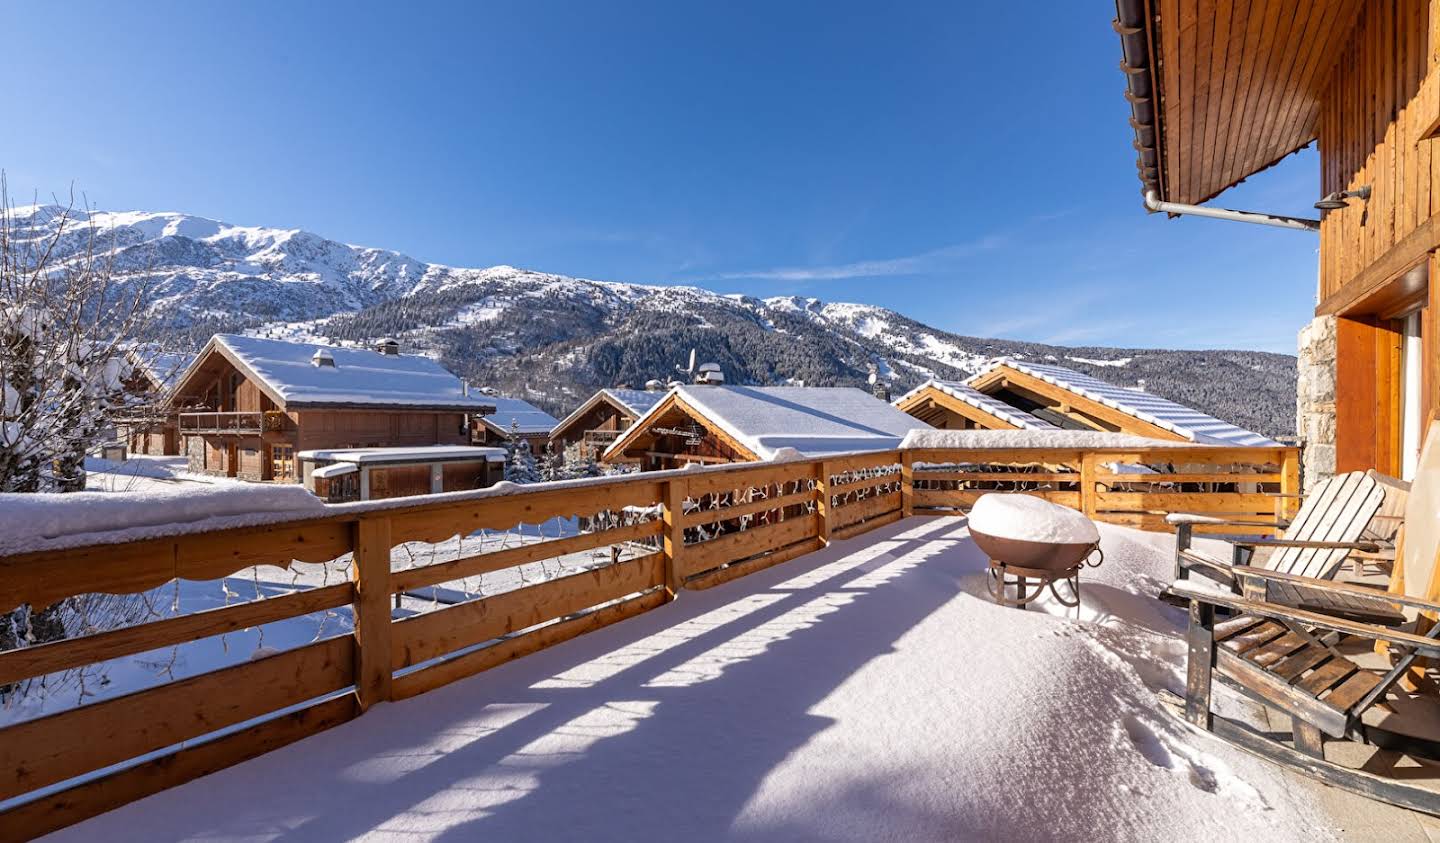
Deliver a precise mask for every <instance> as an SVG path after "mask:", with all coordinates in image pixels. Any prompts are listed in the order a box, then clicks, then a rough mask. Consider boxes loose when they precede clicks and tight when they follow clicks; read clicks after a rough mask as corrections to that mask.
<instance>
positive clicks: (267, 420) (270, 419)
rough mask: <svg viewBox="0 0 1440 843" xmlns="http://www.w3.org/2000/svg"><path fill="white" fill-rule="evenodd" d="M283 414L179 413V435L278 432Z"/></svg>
mask: <svg viewBox="0 0 1440 843" xmlns="http://www.w3.org/2000/svg"><path fill="white" fill-rule="evenodd" d="M284 421H285V414H284V413H281V412H278V411H275V410H268V411H263V412H262V411H259V410H256V411H253V412H252V411H234V412H204V413H181V414H180V432H181V433H231V434H241V433H244V434H251V433H264V432H265V431H267V430H280V429H281V428H282V427H283V426H284Z"/></svg>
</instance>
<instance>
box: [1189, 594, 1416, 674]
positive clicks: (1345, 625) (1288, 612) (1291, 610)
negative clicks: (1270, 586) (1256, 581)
mask: <svg viewBox="0 0 1440 843" xmlns="http://www.w3.org/2000/svg"><path fill="white" fill-rule="evenodd" d="M1299 579H1302V580H1308V579H1309V578H1308V577H1300V578H1299ZM1312 582H1321V583H1324V582H1325V581H1324V580H1312ZM1167 591H1169V592H1170V593H1171V594H1173V595H1175V596H1177V597H1183V598H1185V599H1188V600H1191V601H1195V602H1199V603H1209V604H1210V605H1212V606H1224V607H1226V608H1228V609H1233V610H1235V611H1237V612H1240V613H1242V614H1248V615H1259V616H1260V617H1265V618H1272V619H1274V620H1278V621H1282V622H1284V621H1290V622H1293V623H1298V624H1301V625H1304V626H1307V627H1315V628H1319V629H1327V630H1330V631H1332V632H1339V633H1343V634H1345V635H1356V636H1359V637H1361V638H1368V639H1370V640H1372V641H1385V642H1387V643H1389V644H1393V645H1395V646H1397V647H1405V648H1407V649H1411V650H1415V651H1416V652H1418V653H1419V654H1420V655H1424V656H1440V641H1437V640H1436V639H1434V638H1427V637H1425V636H1423V635H1415V634H1414V633H1410V632H1402V631H1400V630H1394V629H1389V628H1387V627H1383V626H1380V625H1378V624H1371V623H1364V622H1361V621H1353V620H1347V619H1345V618H1339V617H1334V616H1332V615H1326V614H1322V613H1320V612H1313V611H1310V610H1308V609H1297V608H1295V607H1293V606H1282V605H1280V604H1278V603H1268V602H1265V601H1262V600H1248V599H1246V598H1244V597H1242V596H1240V595H1238V594H1228V593H1225V592H1223V591H1221V590H1219V589H1216V588H1214V587H1213V586H1209V585H1207V584H1203V583H1200V582H1199V581H1197V580H1176V581H1175V582H1173V583H1171V584H1170V587H1169V588H1168V589H1167ZM1431 605H1435V604H1431ZM1436 608H1437V609H1440V606H1436Z"/></svg>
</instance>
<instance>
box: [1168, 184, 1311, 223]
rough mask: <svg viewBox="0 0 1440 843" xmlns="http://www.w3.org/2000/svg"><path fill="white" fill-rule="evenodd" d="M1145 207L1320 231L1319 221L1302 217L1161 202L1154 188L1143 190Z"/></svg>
mask: <svg viewBox="0 0 1440 843" xmlns="http://www.w3.org/2000/svg"><path fill="white" fill-rule="evenodd" d="M1145 207H1146V208H1149V209H1150V210H1152V211H1160V212H1163V213H1166V214H1176V215H1185V216H1192V217H1210V218H1212V219H1217V220H1231V221H1232V222H1249V223H1255V224H1256V225H1271V226H1274V227H1276V228H1288V229H1291V230H1293V231H1311V232H1317V233H1318V232H1319V231H1320V221H1319V220H1312V219H1306V218H1304V217H1287V216H1282V215H1280V214H1262V213H1257V212H1255V211H1232V210H1230V209H1229V208H1206V207H1205V206H1203V205H1185V204H1183V203H1180V202H1161V201H1160V197H1159V196H1158V195H1157V194H1156V193H1155V191H1154V190H1147V191H1145Z"/></svg>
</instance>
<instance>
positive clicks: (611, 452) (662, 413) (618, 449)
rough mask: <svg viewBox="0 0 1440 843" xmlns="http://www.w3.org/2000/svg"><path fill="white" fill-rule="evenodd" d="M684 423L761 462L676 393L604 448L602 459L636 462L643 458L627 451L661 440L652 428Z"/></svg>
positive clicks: (645, 447) (738, 452)
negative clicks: (633, 460)
mask: <svg viewBox="0 0 1440 843" xmlns="http://www.w3.org/2000/svg"><path fill="white" fill-rule="evenodd" d="M681 420H685V421H693V422H695V423H696V424H698V425H700V426H701V427H702V428H704V429H705V432H707V433H709V434H710V435H711V436H714V437H715V438H716V439H717V440H718V441H720V442H722V443H723V444H724V445H725V446H726V447H727V448H730V449H731V450H732V451H734V452H736V453H737V454H740V455H741V456H743V457H744V458H745V459H747V460H751V461H757V460H759V459H760V455H759V454H757V453H755V452H754V451H752V450H750V448H748V447H746V446H745V445H744V444H742V443H741V442H740V440H738V439H736V438H735V437H733V436H731V435H730V434H729V433H726V432H725V431H724V430H723V429H722V428H721V427H720V425H719V424H717V423H716V422H715V421H714V420H712V419H710V418H709V417H707V416H706V415H705V414H704V413H703V412H701V411H700V410H699V409H697V408H695V407H694V406H693V405H691V404H690V403H689V402H688V401H686V400H685V399H683V398H681V397H680V396H679V395H676V394H674V393H671V394H670V395H667V396H665V398H664V400H662V401H661V402H660V403H659V404H656V405H655V407H654V409H652V410H650V411H649V412H647V413H645V415H643V416H641V417H640V418H638V419H636V420H635V421H634V423H632V424H631V425H630V427H629V428H627V429H626V430H625V432H624V433H623V434H621V436H620V438H619V439H617V440H615V442H614V443H613V444H611V445H610V447H609V448H607V449H605V454H604V457H603V458H604V459H605V460H614V459H635V458H636V456H640V455H636V454H631V453H627V452H632V451H635V450H636V449H637V448H638V449H639V450H642V451H643V450H649V449H650V446H651V445H652V444H653V443H654V442H655V440H656V439H658V438H659V437H657V436H655V435H654V434H652V433H651V432H650V428H651V427H652V426H653V425H657V424H659V425H665V424H674V423H675V422H677V421H681ZM642 422H644V424H642Z"/></svg>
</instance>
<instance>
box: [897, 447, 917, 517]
mask: <svg viewBox="0 0 1440 843" xmlns="http://www.w3.org/2000/svg"><path fill="white" fill-rule="evenodd" d="M914 514H915V456H914V455H913V454H911V453H910V452H909V451H901V452H900V517H901V518H909V517H910V516H912V515H914Z"/></svg>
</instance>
